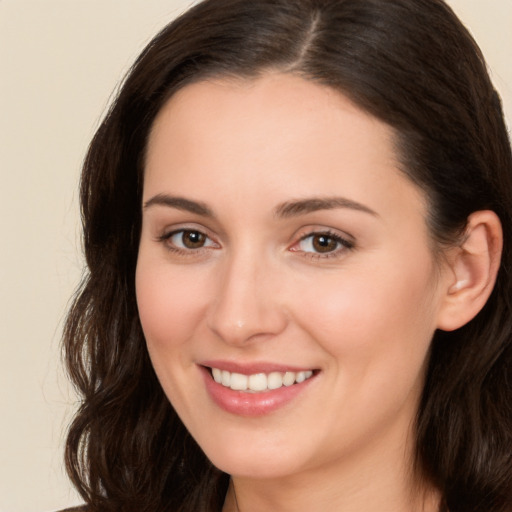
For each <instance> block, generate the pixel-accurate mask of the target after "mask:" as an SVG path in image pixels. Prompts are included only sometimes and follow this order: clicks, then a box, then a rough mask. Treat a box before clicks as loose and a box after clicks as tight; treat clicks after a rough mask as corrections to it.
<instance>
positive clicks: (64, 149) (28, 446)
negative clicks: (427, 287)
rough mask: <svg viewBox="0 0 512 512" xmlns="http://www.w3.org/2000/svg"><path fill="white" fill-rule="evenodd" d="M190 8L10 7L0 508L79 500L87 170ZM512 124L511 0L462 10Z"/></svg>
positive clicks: (107, 4) (470, 4)
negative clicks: (116, 94) (62, 345)
mask: <svg viewBox="0 0 512 512" xmlns="http://www.w3.org/2000/svg"><path fill="white" fill-rule="evenodd" d="M191 3H192V2H191V1H190V0H188V1H187V0H0V172H1V178H2V179H1V184H2V185H1V190H0V228H1V229H0V233H1V250H0V258H1V259H0V286H1V288H0V289H1V295H0V325H1V326H2V335H1V338H0V512H32V511H34V512H35V511H40V512H44V511H51V510H55V509H57V508H60V507H64V506H67V505H71V504H74V503H78V502H79V500H78V498H77V497H76V495H75V494H74V493H73V491H72V490H71V488H70V485H69V484H68V483H67V480H66V477H65V475H64V471H63V469H62V462H61V459H62V441H63V429H64V426H65V425H66V423H67V422H68V421H69V418H70V415H71V413H72V411H73V402H74V398H73V394H72V392H71V390H70V389H69V387H68V386H67V383H66V380H65V378H64V376H63V374H62V370H61V368H60V365H59V340H60V335H61V325H62V319H63V315H64V313H65V310H66V304H67V301H68V300H69V297H70V296H71V294H72V291H73V289H74V287H75V285H76V284H77V282H78V280H79V278H80V275H81V268H82V258H81V255H80V235H79V221H78V214H77V212H78V205H77V183H78V176H79V169H80V163H81V160H82V158H83V156H84V152H85V149H86V146H87V144H88V141H89V140H90V138H91V136H92V134H93V132H94V129H95V128H96V127H97V125H98V121H99V119H100V117H101V115H102V113H103V112H104V111H105V107H106V105H107V103H108V99H109V97H110V94H111V92H112V91H113V90H114V88H115V86H116V84H117V83H118V81H119V79H120V78H121V77H122V75H123V73H124V72H125V71H126V69H127V67H128V66H129V64H130V63H131V62H132V61H133V59H134V58H135V57H136V56H137V54H138V52H139V51H140V50H141V49H142V48H143V46H144V45H145V43H147V42H148V41H149V39H150V38H151V36H152V35H154V34H155V33H156V31H157V30H158V29H159V28H160V27H162V26H163V25H164V24H165V23H166V22H167V21H168V20H169V19H171V18H172V17H173V16H175V15H176V14H177V13H179V12H181V11H182V10H183V9H184V8H185V7H186V6H187V5H190V4H191ZM450 3H451V5H452V6H453V7H454V8H455V10H456V11H457V13H458V14H459V15H460V16H461V18H462V20H463V21H464V22H465V23H466V24H467V25H468V26H469V27H470V29H471V30H472V32H473V34H474V35H475V37H476V39H477V41H478V42H479V43H480V45H481V47H482V48H483V50H484V53H485V54H486V56H487V58H488V62H489V65H490V67H491V70H492V74H493V78H494V81H495V83H496V85H497V87H498V88H499V89H500V91H501V93H502V96H503V98H504V101H505V107H506V112H507V118H508V120H509V121H510V120H512V32H511V31H510V27H511V26H512V2H511V1H510V0H452V1H451V2H450Z"/></svg>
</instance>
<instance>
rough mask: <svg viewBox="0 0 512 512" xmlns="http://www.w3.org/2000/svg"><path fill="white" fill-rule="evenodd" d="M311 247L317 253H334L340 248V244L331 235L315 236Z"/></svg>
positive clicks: (312, 238)
mask: <svg viewBox="0 0 512 512" xmlns="http://www.w3.org/2000/svg"><path fill="white" fill-rule="evenodd" d="M311 245H312V247H313V249H314V250H315V251H316V252H332V251H335V250H336V249H337V248H338V245H339V242H338V240H336V239H335V238H333V237H332V236H329V235H314V236H312V237H311Z"/></svg>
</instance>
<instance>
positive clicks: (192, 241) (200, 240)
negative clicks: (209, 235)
mask: <svg viewBox="0 0 512 512" xmlns="http://www.w3.org/2000/svg"><path fill="white" fill-rule="evenodd" d="M177 234H178V235H179V233H177ZM181 243H182V244H183V246H184V247H186V248H187V249H199V248H201V247H203V246H204V244H205V243H206V235H205V234H204V233H201V232H199V231H182V232H181Z"/></svg>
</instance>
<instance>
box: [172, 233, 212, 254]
mask: <svg viewBox="0 0 512 512" xmlns="http://www.w3.org/2000/svg"><path fill="white" fill-rule="evenodd" d="M162 238H163V239H164V240H165V242H166V243H167V244H168V245H169V246H170V247H171V248H173V249H181V250H194V249H202V248H203V247H215V246H216V244H215V242H213V240H211V239H210V238H209V237H208V236H207V235H205V234H204V233H202V232H201V231H197V230H193V229H181V230H179V231H173V232H172V233H169V234H167V235H164V236H163V237H162Z"/></svg>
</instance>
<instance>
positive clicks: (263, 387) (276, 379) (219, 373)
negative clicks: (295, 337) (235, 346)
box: [210, 368, 315, 393]
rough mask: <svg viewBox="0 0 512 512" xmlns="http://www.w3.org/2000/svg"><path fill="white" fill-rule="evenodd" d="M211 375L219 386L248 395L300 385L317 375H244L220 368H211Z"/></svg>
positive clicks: (310, 371) (272, 373)
mask: <svg viewBox="0 0 512 512" xmlns="http://www.w3.org/2000/svg"><path fill="white" fill-rule="evenodd" d="M210 373H211V375H212V377H213V380H214V381H215V382H217V383H218V384H220V385H222V386H224V387H226V388H230V389H232V390H234V391H246V392H248V393H261V392H265V391H272V390H274V389H279V388H282V387H290V386H293V385H294V384H300V383H301V382H304V381H305V380H308V379H310V378H311V377H313V375H315V372H314V371H313V370H305V371H299V372H271V373H254V374H252V375H244V374H241V373H235V372H229V371H227V370H220V369H219V368H210Z"/></svg>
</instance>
